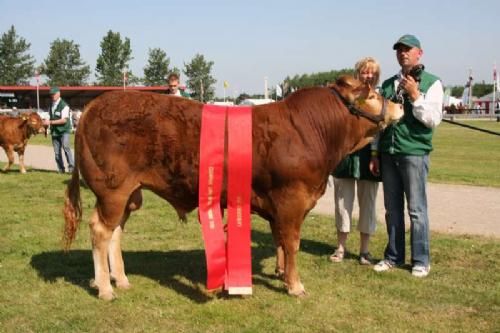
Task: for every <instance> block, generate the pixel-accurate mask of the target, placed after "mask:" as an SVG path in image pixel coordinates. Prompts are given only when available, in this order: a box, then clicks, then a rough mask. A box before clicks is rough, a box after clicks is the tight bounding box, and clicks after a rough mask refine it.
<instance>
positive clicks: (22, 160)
mask: <svg viewBox="0 0 500 333" xmlns="http://www.w3.org/2000/svg"><path fill="white" fill-rule="evenodd" d="M17 155H18V156H19V168H20V171H21V173H26V168H25V167H24V154H20V153H18V154H17Z"/></svg>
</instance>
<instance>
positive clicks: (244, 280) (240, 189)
mask: <svg viewBox="0 0 500 333" xmlns="http://www.w3.org/2000/svg"><path fill="white" fill-rule="evenodd" d="M227 128H228V184H227V189H228V212H227V219H228V229H227V280H226V289H227V290H228V292H229V294H230V295H231V294H238V295H242V294H245V295H247V294H251V293H252V254H251V237H250V233H251V230H250V225H251V219H250V196H251V189H252V109H251V108H250V107H238V108H236V107H229V108H228V126H227Z"/></svg>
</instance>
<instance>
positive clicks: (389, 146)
mask: <svg viewBox="0 0 500 333" xmlns="http://www.w3.org/2000/svg"><path fill="white" fill-rule="evenodd" d="M397 77H398V76H397V75H395V76H393V77H391V78H390V79H387V80H386V81H384V83H383V84H382V88H381V94H382V95H383V96H384V97H385V98H387V99H390V100H392V101H393V102H397V100H396V92H395V91H394V81H396V79H397ZM437 80H439V78H438V77H436V76H434V75H432V74H430V73H428V72H426V71H424V72H422V76H421V81H420V84H419V90H420V92H421V93H422V94H425V93H426V92H427V90H429V88H430V87H431V86H432V84H433V83H434V82H436V81H437ZM412 110H413V106H412V104H411V102H410V101H409V100H408V98H405V100H404V116H403V118H401V120H400V121H399V122H398V123H397V124H395V125H391V126H389V127H388V128H386V129H385V130H384V132H383V133H382V135H381V137H380V142H379V150H380V152H383V153H389V154H404V155H425V154H428V153H429V152H430V151H432V134H433V132H434V130H433V129H432V128H428V127H426V126H425V125H424V124H422V123H421V122H420V121H419V120H418V119H416V118H415V117H414V116H413V112H412Z"/></svg>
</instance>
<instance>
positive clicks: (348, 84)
mask: <svg viewBox="0 0 500 333" xmlns="http://www.w3.org/2000/svg"><path fill="white" fill-rule="evenodd" d="M354 81H355V79H354V78H353V77H352V76H349V75H342V76H340V77H339V78H338V79H337V80H336V81H335V83H336V84H337V86H339V87H342V88H352V87H353V83H354Z"/></svg>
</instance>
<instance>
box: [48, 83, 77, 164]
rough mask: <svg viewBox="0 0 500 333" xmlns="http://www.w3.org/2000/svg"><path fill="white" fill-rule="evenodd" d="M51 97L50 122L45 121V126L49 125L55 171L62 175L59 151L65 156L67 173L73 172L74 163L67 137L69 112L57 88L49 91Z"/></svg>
mask: <svg viewBox="0 0 500 333" xmlns="http://www.w3.org/2000/svg"><path fill="white" fill-rule="evenodd" d="M50 95H51V97H52V106H51V108H50V109H49V115H50V120H45V121H44V124H45V125H46V126H49V125H50V133H51V135H52V146H53V147H54V153H55V158H56V164H57V169H58V171H59V173H64V162H63V157H62V153H61V149H62V150H64V154H65V155H66V162H67V164H68V172H69V173H71V172H73V167H74V161H73V153H72V152H71V147H70V144H69V135H70V133H71V120H70V110H69V106H68V104H66V102H65V101H64V100H63V99H62V98H61V91H60V90H59V87H52V88H51V89H50Z"/></svg>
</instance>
